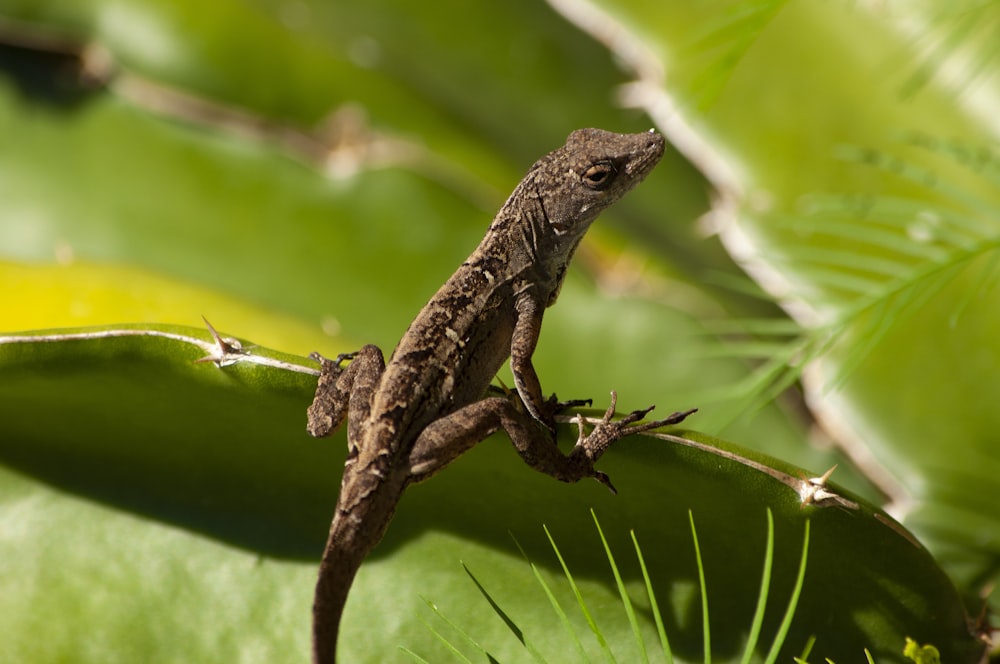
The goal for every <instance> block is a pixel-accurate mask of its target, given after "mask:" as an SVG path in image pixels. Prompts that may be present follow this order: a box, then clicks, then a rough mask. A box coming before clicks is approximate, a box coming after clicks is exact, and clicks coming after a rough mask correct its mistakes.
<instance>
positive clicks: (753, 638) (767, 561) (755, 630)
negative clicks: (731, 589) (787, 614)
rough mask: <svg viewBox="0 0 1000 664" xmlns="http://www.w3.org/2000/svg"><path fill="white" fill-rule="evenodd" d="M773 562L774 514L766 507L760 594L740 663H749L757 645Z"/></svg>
mask: <svg viewBox="0 0 1000 664" xmlns="http://www.w3.org/2000/svg"><path fill="white" fill-rule="evenodd" d="M773 563H774V515H773V514H772V513H771V508H770V507H769V508H767V551H765V553H764V572H763V574H762V575H761V580H760V594H759V595H758V596H757V608H756V610H755V611H754V614H753V623H752V624H751V625H750V634H749V636H748V637H747V645H746V650H745V651H744V653H743V660H742V664H750V659H751V658H752V657H753V651H754V649H755V648H756V647H757V640H758V639H759V638H760V628H761V625H762V624H763V623H764V610H765V609H766V608H767V594H768V590H769V589H770V587H771V567H772V565H773Z"/></svg>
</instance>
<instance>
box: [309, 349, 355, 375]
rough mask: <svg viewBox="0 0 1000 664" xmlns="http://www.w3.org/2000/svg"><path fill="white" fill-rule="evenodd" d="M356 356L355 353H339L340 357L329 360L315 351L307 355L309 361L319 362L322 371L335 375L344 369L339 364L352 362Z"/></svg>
mask: <svg viewBox="0 0 1000 664" xmlns="http://www.w3.org/2000/svg"><path fill="white" fill-rule="evenodd" d="M356 356H357V353H356V352H354V353H341V354H340V355H338V356H337V357H335V358H334V359H332V360H331V359H329V358H328V357H325V356H323V355H320V354H319V353H317V352H316V351H313V352H311V353H309V359H310V360H315V361H317V362H319V365H320V368H321V369H322V370H323V371H325V372H330V373H335V374H336V373H340V372H341V371H343V370H344V368H343V367H342V366H340V365H341V364H343V363H344V362H346V361H347V360H353V359H354V358H355V357H356Z"/></svg>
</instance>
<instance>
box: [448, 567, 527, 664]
mask: <svg viewBox="0 0 1000 664" xmlns="http://www.w3.org/2000/svg"><path fill="white" fill-rule="evenodd" d="M462 569H464V570H465V573H466V574H468V575H469V578H470V579H472V582H473V583H474V584H476V588H477V589H478V590H479V593H480V594H481V595H482V596H483V597H484V598H485V599H486V601H487V602H488V603H489V605H490V608H492V609H493V612H494V613H495V614H497V615H498V616H499V617H500V620H502V621H503V622H504V624H505V625H507V629H509V630H510V631H511V633H512V634H514V637H515V638H516V639H517V640H518V641H520V642H521V645H523V646H524V647H525V648H526V649H527V650H528V652H529V653H531V656H532V658H533V659H534V660H535V661H536V662H544V661H545V658H544V657H542V654H541V653H540V652H538V650H537V649H536V648H535V647H534V646H533V645H532V644H531V643H530V642H529V641H528V638H527V637H526V636H525V635H524V630H522V629H521V628H520V627H518V626H517V623H515V622H514V621H513V620H512V619H511V617H510V616H508V615H507V612H506V611H504V610H503V609H501V608H500V605H499V604H497V602H496V600H494V599H493V596H492V595H490V594H489V592H488V591H487V590H486V588H484V587H483V584H481V583H479V579H477V578H476V575H475V574H473V573H472V570H470V569H469V568H468V566H467V565H466V564H465V563H462ZM468 638H469V641H470V642H471V643H472V644H473V645H474V646H475V647H476V648H477V649H479V650H480V651H482V652H483V654H485V655H486V656H487V657H489V659H490V661H493V658H492V657H490V655H489V653H488V652H486V649H485V648H482V647H481V646H480V645H479V644H478V643H477V642H475V641H473V640H472V639H471V637H468Z"/></svg>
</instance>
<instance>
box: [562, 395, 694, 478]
mask: <svg viewBox="0 0 1000 664" xmlns="http://www.w3.org/2000/svg"><path fill="white" fill-rule="evenodd" d="M617 405H618V393H617V392H614V391H612V392H611V404H610V405H609V406H608V409H607V410H606V411H605V412H604V416H603V417H602V418H601V421H600V422H598V423H597V424H596V425H595V426H594V428H593V430H592V431H591V432H590V434H587V433H586V432H585V430H584V427H583V418H582V417H578V418H577V420H576V421H577V426H578V427H579V432H580V433H579V436H578V438H577V441H576V447H575V448H574V449H573V452H572V456H573V457H576V458H577V459H578V460H579V461H578V463H579V462H582V463H583V464H584V465H585V466H587V468H586V471H588V472H586V475H590V476H591V477H593V478H594V479H596V480H597V481H599V482H600V483H601V484H604V485H605V486H607V487H608V488H609V489H611V491H612V493H617V491H616V490H615V487H614V485H612V484H611V480H610V479H609V478H608V476H607V475H606V474H605V473H602V472H601V471H599V470H594V467H593V465H594V463H596V462H597V460H598V459H600V458H601V456H602V455H603V454H604V453H605V452H606V451H607V450H608V448H609V447H611V444H612V443H614V442H615V441H616V440H619V439H620V438H624V437H625V436H631V435H633V434H637V433H642V432H644V431H649V430H650V429H656V428H658V427H662V426H667V425H670V424H678V423H680V422H682V421H684V418H686V417H687V416H688V415H690V414H692V413H694V412H695V411H697V410H698V409H697V408H692V409H691V410H686V411H678V412H675V413H672V414H670V415H669V416H667V417H666V418H664V419H662V420H654V421H652V422H644V423H642V424H634V423H635V422H638V421H640V420H642V419H643V418H645V417H646V415H648V414H649V413H650V412H651V411H652V410H653V408H654V406H650V407H649V408H644V409H642V410H633V411H632V412H631V413H629V414H628V415H626V416H625V417H623V418H621V419H620V420H614V419H612V418H614V416H615V407H616V406H617ZM586 475H585V476H586Z"/></svg>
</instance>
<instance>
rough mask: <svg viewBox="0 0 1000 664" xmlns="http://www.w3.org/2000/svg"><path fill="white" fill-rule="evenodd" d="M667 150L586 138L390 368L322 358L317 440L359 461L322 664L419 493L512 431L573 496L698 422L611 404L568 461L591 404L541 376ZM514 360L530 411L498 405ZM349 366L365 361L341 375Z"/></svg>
mask: <svg viewBox="0 0 1000 664" xmlns="http://www.w3.org/2000/svg"><path fill="white" fill-rule="evenodd" d="M663 148H664V141H663V137H662V136H660V135H659V134H656V133H653V132H652V131H650V132H648V133H641V134H615V133H611V132H607V131H603V130H600V129H580V130H577V131H574V132H573V133H572V134H570V135H569V138H568V139H567V140H566V144H565V145H564V146H562V147H561V148H559V149H557V150H555V151H553V152H551V153H549V154H547V155H546V156H544V157H542V158H541V159H539V160H538V161H537V162H535V164H534V165H533V166H532V167H531V170H529V171H528V174H527V175H526V176H525V177H524V179H523V180H522V181H521V183H520V184H518V186H517V188H516V189H514V192H513V193H512V194H511V196H510V198H508V199H507V202H506V203H505V204H504V205H503V207H502V208H500V211H499V212H498V213H497V216H496V218H494V220H493V223H492V224H491V225H490V228H489V230H488V231H487V232H486V236H485V237H484V238H483V240H482V242H481V243H480V244H479V247H478V248H476V250H475V251H474V252H473V253H472V255H471V256H469V258H468V259H466V261H465V262H464V263H462V265H461V267H459V268H458V270H457V271H456V272H455V274H453V275H452V276H451V278H450V279H448V281H447V282H446V283H445V284H444V286H442V287H441V288H440V289H439V290H438V292H437V293H436V294H435V295H434V297H432V298H431V300H430V302H428V303H427V305H426V306H424V308H423V309H422V310H421V311H420V313H419V314H417V317H416V318H415V319H414V320H413V322H412V323H410V327H409V329H407V330H406V333H405V334H404V335H403V338H402V339H401V340H400V341H399V344H398V345H397V346H396V349H395V350H394V351H393V353H392V356H391V357H390V358H389V362H388V363H386V362H385V361H384V359H383V356H382V351H381V350H380V349H379V348H378V347H377V346H374V345H367V346H364V347H363V348H362V349H361V350H360V351H358V352H357V353H351V354H347V355H341V356H339V357H338V358H336V359H335V360H328V359H326V358H323V357H319V356H318V355H317V356H315V357H316V359H318V360H319V361H320V363H321V367H322V371H321V374H320V379H319V384H318V385H317V388H316V398H315V400H314V401H313V403H312V405H311V406H310V407H309V413H308V416H309V423H308V431H309V433H310V434H312V435H313V436H326V435H328V434H330V433H331V432H332V431H333V430H334V429H336V428H337V427H338V426H339V425H340V424H341V423H342V422H343V420H344V418H345V417H346V418H347V420H348V429H347V440H348V455H347V461H346V463H345V466H344V475H343V479H342V481H341V487H340V498H339V499H338V501H337V508H336V513H335V514H334V517H333V523H332V524H331V526H330V535H329V539H328V540H327V544H326V550H325V551H324V553H323V560H322V563H321V564H320V568H319V580H318V582H317V584H316V596H315V601H314V604H313V651H312V657H313V662H315V663H316V664H326V663H329V662H334V661H335V658H336V644H337V632H338V628H339V623H340V618H341V614H342V612H343V608H344V604H345V602H346V600H347V593H348V590H349V589H350V587H351V583H352V582H353V580H354V576H355V573H356V572H357V571H358V568H359V567H360V566H361V563H362V561H363V560H364V558H365V557H366V556H367V555H368V553H369V552H370V551H371V550H372V549H373V548H374V547H375V545H376V544H378V542H379V541H380V540H381V539H382V536H383V534H384V533H385V531H386V528H387V527H388V525H389V521H390V520H391V519H392V515H393V513H394V512H395V509H396V504H397V503H398V502H399V500H400V498H401V496H402V494H403V491H404V490H405V489H406V487H407V486H408V485H409V484H411V483H414V482H420V481H422V480H425V479H427V478H428V477H430V476H431V475H433V474H435V473H437V472H438V471H440V470H441V469H442V468H444V467H445V466H446V465H448V464H449V463H450V462H451V461H453V460H454V459H456V458H457V457H458V456H459V455H461V454H462V453H463V452H465V451H466V450H468V449H470V448H471V447H472V446H474V445H475V444H476V443H478V442H479V441H481V440H483V439H484V438H486V437H488V436H489V435H490V434H492V433H494V432H495V431H497V430H499V429H503V430H504V431H506V432H507V435H508V436H509V437H510V439H511V442H512V443H513V444H514V447H515V448H516V449H517V451H518V453H519V454H520V455H521V457H522V458H523V459H524V461H525V462H527V464H528V465H529V466H531V467H532V468H534V469H536V470H538V471H540V472H543V473H545V474H547V475H551V476H552V477H555V478H556V479H559V480H562V481H564V482H576V481H578V480H580V479H582V478H584V477H593V478H596V479H597V480H599V481H601V482H603V483H604V484H606V485H607V486H608V487H609V488H611V489H612V490H614V488H613V487H612V486H611V482H610V481H609V480H608V477H607V475H605V474H604V473H602V472H600V471H598V470H595V469H594V462H596V461H597V460H598V459H599V458H600V456H601V455H602V454H604V452H605V450H607V448H608V447H609V446H610V445H611V444H612V443H613V442H615V441H616V440H618V439H619V438H621V437H623V436H627V435H630V434H633V433H639V432H642V431H646V430H648V429H652V428H654V427H659V426H663V425H666V424H676V423H678V422H680V421H681V420H683V419H684V417H686V416H687V415H688V414H690V413H691V412H693V411H687V412H683V413H674V414H673V415H671V416H670V417H668V418H666V419H664V420H659V421H655V422H646V423H642V424H634V423H635V422H638V421H639V420H641V419H642V418H643V417H645V415H646V414H647V413H648V412H649V411H650V410H652V407H650V408H647V409H645V410H639V411H635V412H632V413H630V414H629V415H627V416H626V417H624V418H622V419H620V420H613V419H612V417H613V416H614V413H615V401H616V396H615V393H614V392H612V393H611V406H610V407H609V408H608V409H607V412H606V413H605V414H604V417H603V419H602V420H601V421H600V422H599V423H598V424H597V425H596V426H595V427H594V429H593V430H592V431H591V432H590V434H589V435H586V434H585V432H584V427H583V421H582V419H578V423H579V429H580V436H579V439H578V440H577V443H576V446H575V447H574V448H573V450H572V451H571V452H570V453H569V454H568V455H564V454H563V453H562V452H560V451H559V448H558V447H557V446H556V441H555V415H556V413H558V412H559V411H560V410H562V409H563V408H565V407H567V406H568V405H580V404H581V403H584V402H573V403H570V404H563V403H560V402H558V401H557V400H556V398H555V395H552V396H551V397H550V398H548V399H546V398H545V397H544V396H543V393H542V388H541V385H540V383H539V381H538V375H537V374H536V373H535V369H534V367H533V366H532V364H531V356H532V353H533V352H534V350H535V345H536V343H537V341H538V334H539V331H540V329H541V325H542V314H543V312H544V311H545V308H546V307H548V306H551V305H552V304H553V303H554V302H555V300H556V297H557V296H558V294H559V289H560V286H561V285H562V282H563V278H564V277H565V276H566V268H567V266H568V265H569V262H570V259H571V258H572V256H573V252H574V250H575V249H576V247H577V245H578V244H579V243H580V239H581V238H582V237H583V235H584V233H585V232H586V231H587V228H588V227H589V226H590V224H591V223H592V222H593V221H594V220H595V219H596V218H597V216H598V215H599V214H600V213H601V212H602V211H603V210H605V209H606V208H607V207H608V206H610V205H611V204H613V203H614V202H615V201H617V200H618V199H620V198H621V197H622V196H624V195H625V193H626V192H628V191H629V190H630V189H632V188H633V187H634V186H635V185H637V184H639V182H641V181H642V179H643V178H644V177H645V176H646V175H647V174H648V173H649V172H650V171H651V170H652V169H653V167H654V166H655V165H656V163H657V162H658V161H659V160H660V157H661V156H662V155H663ZM508 357H510V363H511V369H512V371H513V374H514V384H515V386H516V388H517V394H518V395H519V396H520V401H519V402H518V401H517V400H516V399H513V398H512V397H510V396H506V395H505V396H487V392H488V388H489V386H490V383H491V381H492V380H493V378H494V376H495V375H496V372H497V370H498V369H499V368H500V366H501V365H502V364H503V363H504V361H506V359H507V358H508ZM345 360H352V361H351V362H350V364H348V365H347V366H346V367H342V366H341V365H342V363H343V362H344V361H345ZM521 404H523V408H522V407H521ZM525 410H526V411H527V412H525Z"/></svg>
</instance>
